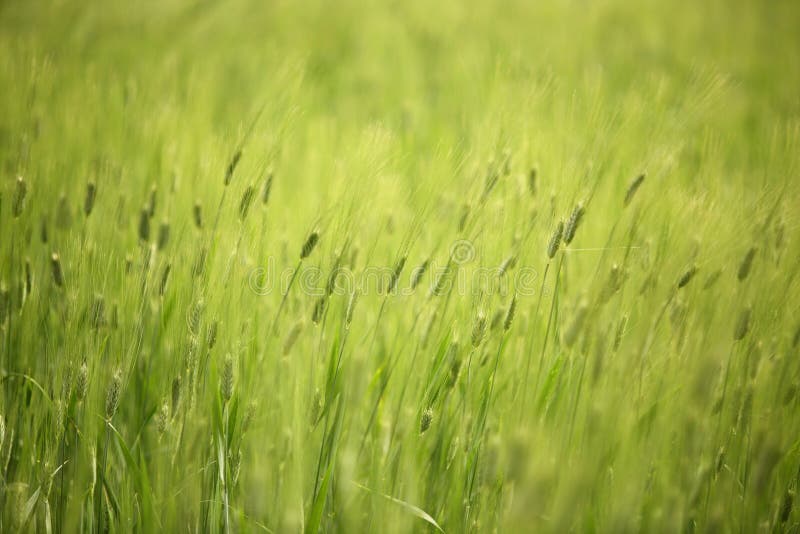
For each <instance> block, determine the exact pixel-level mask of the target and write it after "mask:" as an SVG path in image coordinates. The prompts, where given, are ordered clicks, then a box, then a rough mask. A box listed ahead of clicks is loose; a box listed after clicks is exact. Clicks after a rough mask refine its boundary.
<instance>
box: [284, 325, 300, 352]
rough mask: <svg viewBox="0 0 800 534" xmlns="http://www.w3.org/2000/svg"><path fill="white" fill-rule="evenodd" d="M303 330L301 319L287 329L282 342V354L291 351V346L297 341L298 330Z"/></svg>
mask: <svg viewBox="0 0 800 534" xmlns="http://www.w3.org/2000/svg"><path fill="white" fill-rule="evenodd" d="M302 330H303V321H297V322H296V323H294V325H293V326H292V328H291V330H289V334H288V335H287V336H286V340H285V341H284V342H283V355H284V356H286V355H287V354H289V353H290V352H291V351H292V347H294V344H295V343H296V342H297V338H298V337H299V336H300V332H301V331H302Z"/></svg>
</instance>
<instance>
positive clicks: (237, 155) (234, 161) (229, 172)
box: [225, 148, 242, 187]
mask: <svg viewBox="0 0 800 534" xmlns="http://www.w3.org/2000/svg"><path fill="white" fill-rule="evenodd" d="M240 159H242V149H241V148H240V149H239V150H237V151H236V152H235V153H234V154H233V157H232V158H231V161H230V163H228V168H227V170H226V171H225V186H226V187H227V186H228V185H229V184H230V183H231V179H232V178H233V172H234V171H235V170H236V166H237V165H239V160H240Z"/></svg>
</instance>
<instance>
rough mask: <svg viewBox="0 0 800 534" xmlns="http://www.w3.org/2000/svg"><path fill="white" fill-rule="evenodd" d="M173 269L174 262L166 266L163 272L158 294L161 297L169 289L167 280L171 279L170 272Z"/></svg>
mask: <svg viewBox="0 0 800 534" xmlns="http://www.w3.org/2000/svg"><path fill="white" fill-rule="evenodd" d="M171 270H172V264H171V263H168V264H166V265H165V266H164V272H163V273H162V274H161V285H159V286H158V295H159V296H160V297H163V296H164V292H165V291H166V289H167V281H168V280H169V273H170V271H171Z"/></svg>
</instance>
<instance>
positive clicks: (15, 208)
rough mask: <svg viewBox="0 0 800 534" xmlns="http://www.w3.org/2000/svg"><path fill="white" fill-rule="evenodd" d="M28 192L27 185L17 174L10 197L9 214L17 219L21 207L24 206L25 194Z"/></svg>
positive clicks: (20, 212)
mask: <svg viewBox="0 0 800 534" xmlns="http://www.w3.org/2000/svg"><path fill="white" fill-rule="evenodd" d="M27 194H28V185H27V184H26V183H25V180H23V179H22V176H17V181H16V183H15V185H14V196H12V197H11V215H12V216H13V217H14V218H15V219H17V218H19V216H20V215H21V214H22V208H24V207H25V196H26V195H27Z"/></svg>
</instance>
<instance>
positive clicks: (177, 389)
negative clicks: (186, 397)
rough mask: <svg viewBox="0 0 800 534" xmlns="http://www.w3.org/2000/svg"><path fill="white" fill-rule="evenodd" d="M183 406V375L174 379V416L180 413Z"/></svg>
mask: <svg viewBox="0 0 800 534" xmlns="http://www.w3.org/2000/svg"><path fill="white" fill-rule="evenodd" d="M180 406H181V375H178V376H176V377H175V378H173V379H172V417H175V415H177V413H178V408H180Z"/></svg>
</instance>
